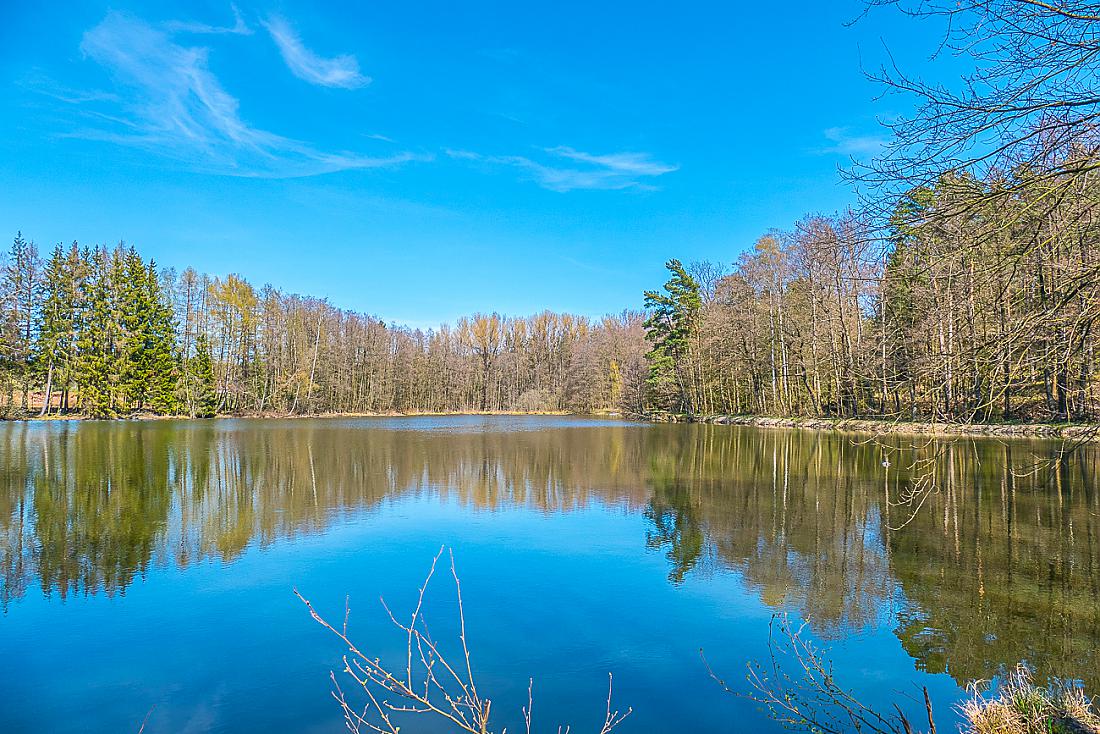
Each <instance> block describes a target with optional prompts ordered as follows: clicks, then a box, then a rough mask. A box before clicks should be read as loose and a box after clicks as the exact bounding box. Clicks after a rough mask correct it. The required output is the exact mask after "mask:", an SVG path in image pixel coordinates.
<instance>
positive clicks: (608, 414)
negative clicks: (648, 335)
mask: <svg viewBox="0 0 1100 734" xmlns="http://www.w3.org/2000/svg"><path fill="white" fill-rule="evenodd" d="M463 415H470V416H477V415H481V416H494V415H498V416H525V415H529V416H563V417H564V416H576V417H585V416H592V417H603V418H615V417H619V416H621V414H620V413H618V412H616V411H602V412H595V413H571V412H569V411H566V410H530V411H529V410H458V411H449V412H438V411H435V412H415V411H414V412H407V413H403V412H399V411H387V412H367V413H219V414H218V415H217V416H215V417H214V418H191V417H190V416H186V415H156V414H154V413H135V414H133V415H125V416H119V417H117V418H90V417H88V416H86V415H80V414H78V413H69V414H66V415H43V416H39V415H37V414H35V415H14V416H9V417H8V418H6V420H9V421H84V420H107V421H164V420H214V419H217V418H222V419H225V418H256V419H264V420H302V419H310V418H426V417H446V416H463Z"/></svg>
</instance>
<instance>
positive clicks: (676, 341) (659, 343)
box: [645, 260, 703, 413]
mask: <svg viewBox="0 0 1100 734" xmlns="http://www.w3.org/2000/svg"><path fill="white" fill-rule="evenodd" d="M665 267H666V268H667V269H668V271H669V272H670V273H671V274H672V277H670V278H669V279H668V282H666V283H665V292H664V293H660V292H658V291H646V292H645V306H646V310H647V311H648V312H649V318H648V319H646V321H645V329H646V339H648V340H649V341H650V342H651V343H652V344H653V349H651V350H650V351H649V353H648V354H647V355H646V358H647V359H648V360H649V377H648V380H647V382H648V383H649V385H650V387H651V388H652V389H654V390H655V391H657V392H659V393H666V392H668V391H669V389H670V388H674V389H675V390H676V393H677V398H678V402H679V405H680V407H681V408H684V409H686V410H687V412H688V413H691V412H692V404H691V395H690V391H689V389H688V385H687V379H686V378H685V375H684V372H685V366H686V365H685V364H684V363H685V362H686V361H687V360H688V356H689V353H690V349H691V339H692V337H693V336H694V333H695V328H696V320H697V318H698V314H699V310H700V308H702V305H703V301H702V295H701V293H700V288H699V283H698V281H696V280H695V278H693V277H692V276H691V275H689V274H688V272H687V271H686V270H685V269H684V266H683V264H682V263H681V262H680V261H679V260H669V261H668V262H667V263H665Z"/></svg>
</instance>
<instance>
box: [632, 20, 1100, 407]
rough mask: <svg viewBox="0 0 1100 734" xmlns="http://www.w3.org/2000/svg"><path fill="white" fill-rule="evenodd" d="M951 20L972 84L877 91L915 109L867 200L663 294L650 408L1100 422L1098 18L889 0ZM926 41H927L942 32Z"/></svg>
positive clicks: (859, 188) (858, 170) (871, 165)
mask: <svg viewBox="0 0 1100 734" xmlns="http://www.w3.org/2000/svg"><path fill="white" fill-rule="evenodd" d="M868 5H869V8H868V9H869V10H875V9H876V8H877V7H878V6H892V7H895V8H897V9H900V10H901V12H902V13H903V14H904V15H906V16H907V17H915V18H921V19H924V20H925V21H927V23H928V24H931V25H933V26H934V25H935V24H939V25H940V26H941V27H942V28H943V29H944V37H943V39H942V42H941V43H940V44H939V47H938V49H939V50H938V51H936V54H939V53H944V54H948V53H950V54H955V55H956V56H959V57H961V58H964V59H969V60H972V61H973V68H972V69H971V70H970V71H968V72H966V73H964V74H963V78H962V79H961V80H960V83H959V84H957V85H955V86H954V87H952V86H950V85H943V84H936V83H928V82H924V81H922V80H921V79H919V78H916V77H913V76H909V75H906V74H905V73H904V72H903V71H901V70H899V69H898V68H897V67H896V66H889V67H886V68H884V69H882V70H881V71H879V72H873V73H871V74H870V76H871V77H872V78H873V79H874V80H875V81H877V82H878V83H879V84H881V85H882V87H883V91H884V92H885V93H899V94H901V95H903V96H905V97H906V99H907V100H909V101H912V102H913V103H914V112H913V113H912V114H910V115H908V116H900V117H896V118H893V119H892V120H890V121H889V122H888V123H886V125H887V127H888V128H889V129H890V132H891V133H892V136H891V138H890V139H889V140H888V141H887V142H886V144H885V147H884V149H883V151H882V152H881V153H880V154H879V155H877V156H875V157H874V158H872V159H871V160H870V161H867V162H853V165H852V166H850V167H849V168H848V169H847V171H846V176H847V177H848V178H849V179H850V180H851V181H852V182H853V183H854V184H855V189H856V192H857V194H858V199H859V200H858V205H857V206H854V207H853V208H852V210H850V211H848V212H845V213H843V214H840V215H833V216H817V215H815V216H808V217H806V218H805V219H803V220H802V221H800V222H798V223H797V224H795V225H794V226H793V227H790V228H789V229H788V230H786V231H775V232H771V233H768V234H766V235H765V236H763V237H761V238H760V240H759V241H757V243H756V245H755V247H754V248H753V249H752V251H750V252H748V253H746V254H744V255H743V256H741V257H740V259H738V260H737V262H736V263H735V264H734V265H733V266H732V267H731V268H728V269H727V268H724V267H715V266H713V265H709V264H705V263H704V264H701V265H699V264H697V265H695V266H688V267H685V266H684V265H683V264H682V263H681V262H680V261H678V260H672V261H669V263H668V269H669V271H670V276H671V277H670V278H669V280H668V282H667V283H666V285H665V287H664V289H663V290H661V291H650V292H647V293H646V297H645V298H646V306H647V309H648V320H647V322H646V326H647V335H648V337H649V339H650V342H651V350H650V351H649V353H648V375H647V396H648V397H647V402H648V403H649V404H650V405H651V406H653V407H655V408H659V409H662V410H668V411H674V412H681V413H689V414H707V413H750V414H751V413H760V414H769V415H815V416H819V415H820V416H836V417H849V416H859V415H871V416H884V417H889V418H908V419H918V420H932V421H964V422H978V421H1002V420H1057V421H1066V420H1092V419H1095V418H1096V416H1097V413H1098V410H1100V402H1098V400H1100V396H1098V395H1097V385H1096V382H1097V374H1096V370H1097V356H1098V355H1097V351H1098V347H1100V344H1098V338H1100V335H1098V334H1097V318H1098V316H1100V254H1098V248H1097V241H1098V236H1100V229H1098V222H1100V181H1098V179H1097V175H1098V173H1097V171H1098V169H1100V127H1098V122H1097V121H1098V119H1100V96H1098V92H1100V10H1098V9H1097V6H1096V4H1095V3H1092V2H1088V1H1087V0H1067V1H1066V2H1058V3H1044V2H1034V1H1033V0H964V1H963V2H956V0H920V1H919V2H910V1H909V0H870V2H869V3H868ZM926 27H927V26H926Z"/></svg>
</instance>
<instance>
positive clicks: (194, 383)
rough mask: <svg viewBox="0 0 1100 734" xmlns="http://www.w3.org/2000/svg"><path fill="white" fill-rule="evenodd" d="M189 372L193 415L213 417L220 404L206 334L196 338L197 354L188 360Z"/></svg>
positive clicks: (189, 396) (196, 416) (189, 397)
mask: <svg viewBox="0 0 1100 734" xmlns="http://www.w3.org/2000/svg"><path fill="white" fill-rule="evenodd" d="M187 372H188V380H187V382H188V387H189V388H190V389H189V395H188V399H189V403H190V406H189V407H190V411H191V417H192V418H213V417H214V414H215V412H216V411H217V406H218V386H217V383H216V382H215V381H214V360H213V357H212V356H211V354H210V343H209V342H208V341H207V339H206V334H201V333H200V334H199V335H198V338H197V339H196V340H195V356H193V357H192V358H191V359H190V360H188V364H187Z"/></svg>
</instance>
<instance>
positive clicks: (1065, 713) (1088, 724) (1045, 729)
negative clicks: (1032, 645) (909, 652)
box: [959, 666, 1100, 734]
mask: <svg viewBox="0 0 1100 734" xmlns="http://www.w3.org/2000/svg"><path fill="white" fill-rule="evenodd" d="M959 708H960V711H961V713H962V715H963V717H964V718H965V719H966V722H967V725H968V728H967V732H968V733H969V734H1100V715H1097V712H1096V709H1095V708H1094V707H1093V705H1092V700H1091V699H1090V698H1089V697H1088V696H1086V695H1085V693H1084V691H1082V690H1081V688H1080V687H1079V686H1076V685H1073V684H1071V683H1066V682H1059V683H1052V684H1050V685H1047V686H1038V685H1036V684H1035V683H1034V682H1033V681H1032V679H1031V673H1030V671H1029V670H1028V669H1027V668H1026V667H1024V666H1019V667H1018V668H1016V670H1015V671H1013V672H1012V673H1010V674H1008V675H1006V676H1005V677H1004V679H1003V681H1002V682H1001V683H1000V685H999V686H998V687H997V689H996V693H995V695H993V696H991V697H986V696H983V695H981V694H980V693H978V692H977V691H975V693H974V696H973V697H972V698H971V699H970V700H968V701H966V702H964V703H963V704H962V705H961V706H960V707H959Z"/></svg>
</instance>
